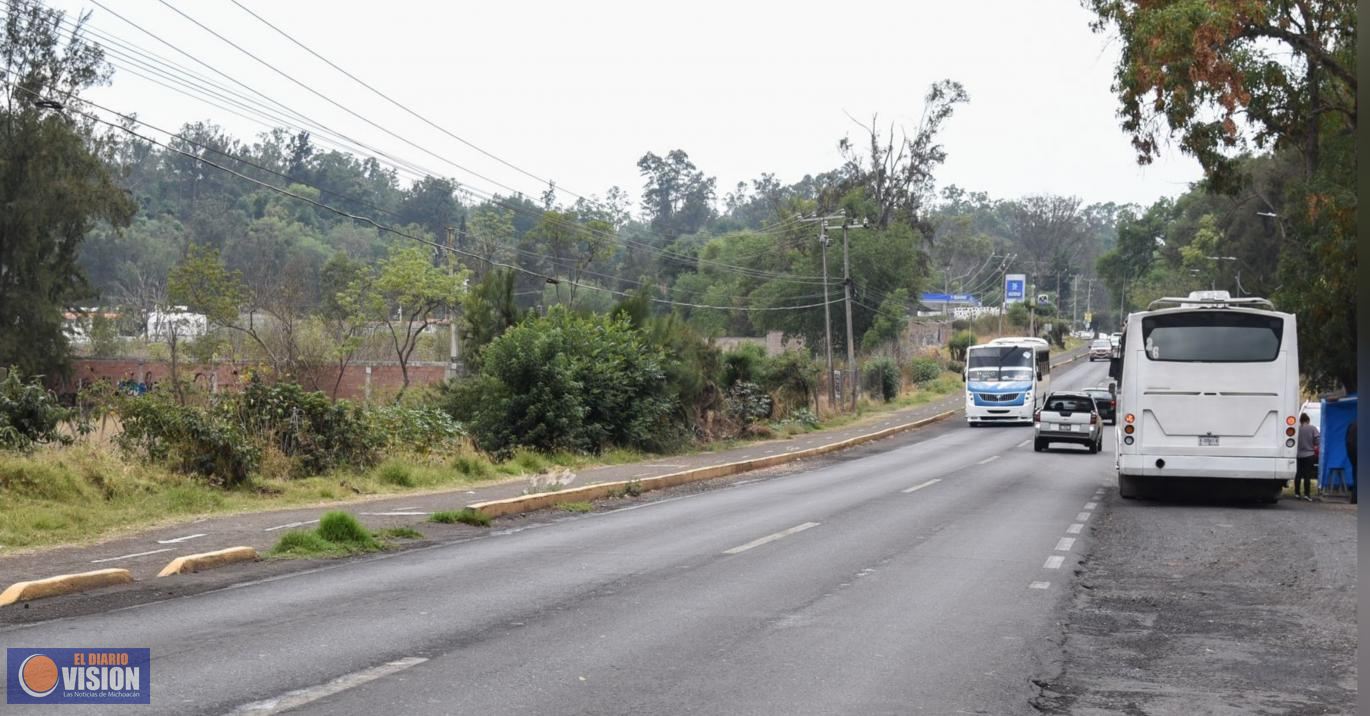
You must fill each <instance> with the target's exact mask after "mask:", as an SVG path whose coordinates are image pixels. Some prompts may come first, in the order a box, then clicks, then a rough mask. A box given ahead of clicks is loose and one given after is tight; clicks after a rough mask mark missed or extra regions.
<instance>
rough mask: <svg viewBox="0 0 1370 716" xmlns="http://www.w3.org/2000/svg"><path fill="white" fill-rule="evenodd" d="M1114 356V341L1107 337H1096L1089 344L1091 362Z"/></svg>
mask: <svg viewBox="0 0 1370 716" xmlns="http://www.w3.org/2000/svg"><path fill="white" fill-rule="evenodd" d="M1112 357H1113V342H1112V341H1110V340H1109V339H1107V338H1095V339H1094V341H1093V342H1091V343H1090V344H1089V362H1091V363H1093V362H1094V361H1096V360H1098V359H1100V358H1102V359H1104V360H1108V359H1109V358H1112Z"/></svg>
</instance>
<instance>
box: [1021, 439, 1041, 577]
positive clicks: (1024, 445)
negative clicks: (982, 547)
mask: <svg viewBox="0 0 1370 716" xmlns="http://www.w3.org/2000/svg"><path fill="white" fill-rule="evenodd" d="M1030 442H1032V438H1028V439H1027V440H1024V441H1023V442H1020V443H1018V447H1027V446H1028V443H1030ZM1033 584H1041V582H1033Z"/></svg>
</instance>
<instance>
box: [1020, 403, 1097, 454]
mask: <svg viewBox="0 0 1370 716" xmlns="http://www.w3.org/2000/svg"><path fill="white" fill-rule="evenodd" d="M1100 422H1101V421H1100V420H1099V411H1098V409H1097V408H1096V406H1095V405H1094V399H1093V398H1091V397H1090V396H1089V394H1088V393H1080V392H1073V391H1072V392H1057V393H1051V394H1050V395H1048V396H1047V399H1046V401H1045V402H1043V403H1042V409H1041V410H1038V411H1037V414H1036V415H1034V416H1033V417H1032V424H1033V429H1034V430H1035V438H1034V439H1033V441H1032V449H1033V450H1036V451H1037V452H1042V451H1044V450H1046V449H1047V447H1048V446H1049V445H1050V444H1051V443H1074V444H1077V445H1084V446H1085V447H1086V448H1089V452H1090V453H1097V452H1099V450H1101V449H1102V448H1103V442H1104V433H1103V429H1102V428H1101V427H1100Z"/></svg>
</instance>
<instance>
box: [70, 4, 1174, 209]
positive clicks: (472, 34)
mask: <svg viewBox="0 0 1370 716" xmlns="http://www.w3.org/2000/svg"><path fill="white" fill-rule="evenodd" d="M167 1H168V2H169V3H171V4H173V5H175V6H176V7H178V8H180V9H181V10H182V11H184V12H186V13H187V14H189V15H191V16H193V17H194V18H195V19H197V20H199V21H200V22H202V23H204V24H205V25H207V26H208V27H210V28H212V29H214V30H215V31H217V32H219V33H221V34H223V35H224V36H225V37H227V38H228V39H230V40H233V41H234V42H236V43H238V44H239V45H241V46H243V47H244V48H245V49H247V50H250V51H251V52H253V53H254V54H256V55H258V56H259V57H261V58H262V59H263V60H266V61H267V62H269V63H271V64H272V65H274V66H276V67H277V68H279V69H280V70H282V71H283V72H285V73H287V74H289V75H290V76H292V77H294V78H295V79H297V80H299V81H300V82H301V83H302V84H303V85H304V86H305V87H308V88H310V89H313V90H315V91H317V92H319V93H320V94H322V95H324V96H325V97H327V98H329V99H331V100H333V101H335V102H337V103H338V104H340V105H343V106H345V107H347V108H348V109H351V110H352V111H354V112H356V113H358V114H360V115H363V116H364V117H366V118H367V119H369V120H371V121H372V122H374V123H375V125H379V127H383V128H384V130H389V131H390V132H393V133H394V134H395V135H398V136H399V137H401V138H403V139H397V138H396V137H394V136H391V135H389V134H387V133H386V131H383V130H382V129H378V128H377V127H376V126H372V125H370V124H368V123H366V122H364V121H362V120H359V119H357V118H355V117H352V116H349V115H348V114H347V113H346V112H345V111H344V110H342V109H340V108H338V107H337V106H334V105H332V104H330V103H329V102H328V101H326V100H324V99H321V98H320V97H318V96H315V95H313V94H312V93H311V92H310V91H309V89H305V88H303V87H301V86H300V85H296V84H293V83H292V82H290V81H289V80H287V79H285V78H283V77H281V76H280V75H278V74H276V73H273V72H272V71H271V70H270V69H267V68H266V67H264V66H263V65H261V64H259V63H257V62H256V61H254V60H253V59H251V58H249V57H248V56H247V55H245V54H242V53H240V52H239V51H237V50H235V49H233V48H232V47H230V46H228V45H227V44H225V43H224V42H222V41H221V40H219V39H216V38H214V37H213V36H212V35H210V34H208V33H207V32H205V31H204V30H202V29H200V28H198V27H196V26H195V25H193V24H192V23H191V22H190V21H188V20H186V19H185V18H183V17H180V16H178V15H177V14H176V13H175V12H174V11H173V10H172V9H170V8H169V7H167V5H165V4H163V3H162V2H160V1H159V0H101V2H103V3H104V4H105V5H107V6H108V7H109V8H110V10H112V11H114V12H116V13H119V14H120V15H123V16H124V17H126V18H128V19H129V20H132V21H134V22H136V23H138V24H140V25H142V26H143V27H144V28H146V29H147V30H149V31H151V32H152V33H153V34H155V35H157V36H158V37H160V38H162V39H164V40H166V41H167V42H170V43H172V44H174V45H176V46H177V47H179V48H180V49H181V50H184V51H185V52H187V53H189V54H191V55H193V56H194V57H195V58H197V59H198V60H201V61H203V62H204V63H206V64H207V65H209V66H211V67H213V68H215V69H216V70H219V71H221V72H223V73H225V74H227V75H229V76H231V77H233V78H234V79H236V80H238V81H241V82H243V83H244V84H246V85H249V86H251V87H253V88H254V89H257V90H259V91H261V92H262V93H264V94H266V95H268V96H270V97H272V98H274V99H276V100H278V101H280V102H281V103H283V104H285V105H287V106H289V107H290V108H291V109H293V110H295V111H298V112H299V113H301V114H303V115H305V116H307V117H309V118H310V119H312V120H313V121H315V122H317V123H318V124H320V125H324V126H326V127H329V128H331V129H333V130H335V131H337V132H339V133H340V134H342V135H345V136H347V137H348V138H350V139H352V140H355V141H357V142H359V143H362V144H366V145H369V146H371V147H374V148H376V149H377V150H379V151H380V152H383V153H384V154H386V155H389V156H390V157H393V158H394V160H396V161H399V162H403V163H405V164H407V165H408V166H409V167H411V168H412V170H414V171H424V172H431V173H435V174H441V175H445V176H451V177H453V178H454V179H456V180H458V181H459V182H461V183H463V184H466V185H469V186H472V187H474V188H476V189H477V190H478V191H481V192H487V193H488V192H491V191H499V192H501V193H505V194H507V193H509V190H510V189H517V190H519V191H522V192H524V193H525V194H529V195H533V196H536V195H538V194H539V193H540V192H541V191H542V189H543V188H544V186H541V185H539V182H538V181H537V180H535V179H532V178H530V177H528V176H526V175H524V174H521V173H519V172H517V171H515V170H513V169H510V168H508V167H506V166H504V165H501V164H499V163H497V162H495V161H494V160H491V159H489V158H487V157H484V156H482V155H481V154H479V153H478V152H476V151H475V150H473V149H471V148H470V147H468V146H466V145H463V144H462V143H460V142H458V141H457V140H454V139H452V138H451V137H448V136H445V135H444V134H443V133H441V132H439V131H438V130H435V129H433V128H432V127H429V126H427V125H425V124H424V123H423V122H421V121H420V120H418V119H415V118H414V117H412V116H409V115H407V114H405V113H404V112H403V110H400V109H398V108H396V107H394V106H393V105H390V104H389V103H387V102H386V101H385V100H382V99H380V98H379V97H377V96H375V95H373V94H371V93H370V92H369V91H368V90H366V89H364V88H362V87H361V86H359V85H357V84H355V83H353V82H352V81H351V80H348V79H347V78H346V77H344V76H342V75H341V74H339V73H338V72H337V71H335V70H333V69H331V68H329V67H328V66H327V65H324V64H323V63H322V62H320V61H319V60H317V59H315V58H313V57H310V56H309V55H308V54H306V53H305V52H304V51H303V50H301V49H299V48H298V47H296V46H294V45H291V44H290V42H289V41H288V40H286V39H284V38H282V37H281V36H279V35H277V34H275V33H274V32H273V31H272V30H270V29H269V28H267V27H266V26H265V25H262V24H261V23H259V22H258V21H257V20H255V19H253V18H252V17H251V16H250V15H248V14H247V13H245V12H244V11H243V10H241V9H239V8H238V7H236V6H235V5H234V4H233V3H232V2H231V1H230V0H196V1H195V2H189V1H188V0H167ZM240 2H242V3H243V5H245V6H247V7H249V8H251V9H252V10H254V11H255V12H257V13H258V14H260V15H262V16H263V17H264V18H266V19H267V20H270V21H271V22H273V23H274V24H276V25H277V26H278V27H280V28H282V29H283V30H286V31H287V32H289V33H290V34H292V35H293V36H294V37H295V38H296V39H298V40H299V41H300V42H302V43H304V44H305V45H307V46H309V47H310V48H312V49H314V50H316V51H317V52H319V53H320V54H322V55H323V56H325V57H327V58H329V59H331V60H333V61H334V62H336V63H337V64H339V65H340V66H342V67H343V68H345V69H347V70H349V71H351V72H352V73H353V74H355V75H357V76H358V77H360V78H361V79H363V80H365V81H367V82H369V83H370V84H372V85H373V86H375V87H376V88H378V89H380V90H382V91H384V92H385V93H387V94H389V95H390V96H391V97H393V98H395V99H397V100H399V101H400V102H402V103H404V104H406V105H408V106H409V107H411V108H412V109H414V110H415V111H416V112H418V113H419V114H421V115H423V116H425V117H427V118H429V119H431V120H433V121H434V122H435V123H437V124H438V125H440V126H441V127H443V128H445V129H446V130H448V131H450V132H451V133H452V134H455V135H457V136H459V137H461V138H462V139H465V140H467V141H469V142H471V143H473V144H475V145H477V146H479V147H481V148H482V149H485V150H486V151H488V152H490V153H491V154H494V155H496V156H498V157H500V158H501V159H504V160H506V161H508V162H510V163H512V164H514V165H517V166H518V167H520V168H522V169H524V170H527V171H528V172H529V173H531V174H533V175H535V176H537V177H542V178H551V179H554V180H555V181H556V182H557V185H558V186H559V187H562V188H564V189H566V190H569V191H571V192H576V193H579V194H585V195H590V194H601V195H602V194H603V192H604V191H605V190H606V189H607V188H608V187H610V186H613V185H618V186H621V187H623V188H624V189H626V190H627V191H628V193H629V194H630V195H631V196H632V197H633V198H634V199H636V198H637V197H638V195H639V194H640V188H641V178H640V177H639V175H638V172H637V160H638V158H639V157H641V156H642V155H643V154H644V153H645V152H648V151H653V152H656V153H658V154H665V153H666V152H668V151H670V150H672V149H677V148H678V149H684V150H685V151H686V152H688V153H689V155H690V158H691V159H692V160H693V161H694V162H695V164H696V165H697V166H698V167H700V168H701V169H702V170H704V171H705V172H706V173H707V174H709V175H711V176H716V177H717V178H718V188H719V196H720V199H721V197H722V195H723V194H724V193H725V192H727V191H729V190H731V188H732V187H733V186H734V185H735V184H736V183H737V182H739V181H749V180H751V179H753V178H755V177H757V176H758V175H760V174H761V173H763V172H772V173H774V174H776V175H777V177H778V178H779V179H780V180H781V181H783V182H786V183H788V182H793V181H796V180H798V179H800V178H802V177H803V175H804V174H806V173H817V172H820V171H824V170H827V169H831V168H833V167H835V166H837V165H838V164H839V162H840V158H839V155H838V152H837V141H838V140H839V139H840V138H841V137H843V136H845V135H851V136H853V137H854V138H855V137H856V136H857V135H858V134H859V133H860V132H862V130H861V129H860V128H859V127H857V126H856V125H855V124H853V122H852V120H851V119H849V118H848V116H847V115H848V114H850V115H852V116H855V117H857V118H861V119H863V120H864V119H868V118H869V117H870V116H871V115H872V114H878V115H879V117H880V120H881V122H882V124H883V125H884V126H886V127H888V123H889V122H891V121H893V122H896V123H897V124H899V125H902V126H905V127H908V128H910V130H911V129H912V127H913V126H914V125H915V124H916V123H917V120H918V117H919V114H920V112H921V111H922V105H923V95H924V94H925V93H926V91H927V89H928V86H929V84H931V83H932V82H934V81H936V80H939V79H944V78H950V79H954V80H957V81H959V82H961V83H962V84H964V85H965V87H966V90H967V92H968V93H969V94H970V98H971V99H970V102H969V103H968V104H966V105H962V106H960V107H959V108H958V109H957V111H956V114H955V116H953V117H952V118H951V119H950V120H949V122H948V123H947V125H946V129H945V132H944V134H943V136H942V141H943V144H944V146H945V147H946V150H947V154H948V159H947V162H946V164H945V165H944V166H943V167H942V169H941V170H940V171H939V172H938V174H937V178H938V184H939V185H940V186H946V185H948V184H956V185H959V186H961V187H963V188H966V189H971V190H983V191H987V192H989V193H990V194H991V195H992V196H994V197H996V198H1014V197H1019V196H1023V195H1026V194H1037V193H1056V194H1070V195H1075V196H1079V197H1081V198H1083V199H1084V200H1085V201H1087V202H1096V201H1117V202H1137V203H1141V204H1149V203H1151V202H1152V201H1154V200H1156V199H1157V198H1159V197H1161V196H1173V195H1176V194H1179V193H1181V192H1183V191H1184V190H1185V189H1186V187H1187V185H1188V184H1189V183H1190V182H1192V181H1195V180H1197V179H1198V178H1199V176H1200V170H1199V167H1198V164H1197V163H1196V162H1195V161H1194V160H1193V159H1191V158H1189V157H1184V156H1181V155H1180V154H1179V152H1178V151H1177V150H1176V151H1173V152H1172V153H1171V154H1170V155H1168V156H1166V157H1163V159H1162V160H1161V161H1158V162H1157V163H1156V164H1153V165H1151V166H1149V167H1139V166H1137V164H1136V161H1135V159H1134V155H1133V152H1132V150H1131V147H1130V145H1129V143H1128V138H1127V137H1126V136H1125V135H1124V134H1123V132H1122V131H1121V130H1120V129H1119V128H1118V120H1117V117H1116V107H1117V100H1116V98H1115V96H1114V95H1113V93H1112V92H1111V91H1110V89H1109V87H1110V83H1111V77H1112V72H1113V66H1114V63H1115V61H1116V59H1117V55H1118V45H1117V43H1116V41H1111V40H1110V38H1109V37H1106V36H1101V35H1097V34H1094V33H1093V32H1091V31H1090V29H1089V20H1090V17H1091V16H1090V14H1089V13H1088V12H1087V11H1085V10H1084V9H1083V8H1082V7H1081V5H1080V3H1079V2H1078V0H1031V1H1029V2H1025V1H1023V0H993V1H985V0H982V1H980V2H928V1H914V2H903V3H894V2H868V1H866V0H859V1H857V2H848V3H836V4H835V3H822V4H818V3H802V2H801V3H796V2H789V3H777V2H765V3H747V2H737V1H733V2H721V1H718V0H695V1H693V2H689V3H670V4H669V5H667V4H664V3H654V2H642V1H641V0H638V1H636V2H557V3H553V2H523V1H520V0H501V1H500V2H481V3H465V2H460V3H458V2H441V3H439V2H431V1H429V2H424V1H421V0H387V1H386V2H380V3H378V2H375V1H374V0H369V1H367V2H360V1H350V0H331V1H329V2H315V1H313V0H310V1H304V0H291V1H290V2H277V3H271V2H266V1H265V0H240ZM51 4H53V5H54V6H56V7H59V8H62V9H66V10H68V11H77V10H80V9H82V8H85V9H90V10H92V11H93V16H92V19H91V26H92V27H93V28H94V29H95V30H97V31H99V32H100V33H103V34H106V35H111V36H113V37H115V38H117V39H118V40H119V41H120V42H122V43H125V44H127V45H132V46H136V47H137V48H139V49H141V50H144V51H151V52H154V53H156V54H158V55H161V56H163V57H165V58H168V59H172V60H174V61H175V62H176V63H178V64H180V65H183V66H186V67H189V68H192V69H194V70H195V71H196V72H197V73H200V74H203V75H206V76H213V77H214V79H215V81H216V82H218V83H220V84H224V85H230V83H229V81H228V80H225V79H224V78H223V77H221V76H214V75H213V73H212V71H211V70H209V69H206V67H205V66H204V65H200V64H196V63H195V61H194V60H191V59H189V58H187V57H186V56H185V55H182V54H178V53H177V51H176V50H173V49H171V48H170V47H168V46H167V45H164V44H161V43H160V42H158V41H157V40H155V39H153V38H151V37H149V36H148V35H145V34H143V33H141V32H140V31H138V30H136V29H134V28H133V27H132V26H130V25H128V24H126V23H124V22H123V21H122V20H120V19H118V18H117V17H114V16H113V15H111V14H110V13H109V12H106V11H105V10H103V9H100V8H99V7H96V6H94V5H93V4H91V2H90V0H60V1H57V0H54V1H53V2H51ZM95 39H98V38H95ZM112 59H115V60H116V65H127V64H129V63H128V62H127V61H125V60H123V59H120V58H117V57H113V58H112ZM145 61H146V60H145ZM133 69H137V70H138V71H140V72H144V73H146V70H145V69H139V68H137V67H134V68H133ZM171 71H173V72H178V73H179V71H176V70H171ZM230 86H232V85H230ZM234 87H235V89H236V90H237V91H240V92H243V91H244V90H243V89H242V88H241V87H237V86H234ZM88 96H89V97H90V98H91V99H93V100H95V101H97V102H99V103H101V104H106V105H108V106H110V107H111V108H113V109H117V110H120V111H123V112H135V113H137V115H138V116H139V118H141V119H143V120H145V121H147V122H150V123H152V124H155V125H158V126H161V127H164V128H166V129H174V128H176V127H179V126H180V125H182V124H184V123H185V122H189V121H195V120H212V121H213V122H215V123H217V124H219V125H221V126H222V127H223V128H224V129H225V130H227V131H228V132H229V133H231V134H233V135H235V136H237V137H239V138H251V137H254V136H255V135H257V134H258V133H260V132H261V131H263V129H264V125H263V123H262V121H261V120H259V119H254V120H249V119H245V118H243V117H238V116H234V115H232V114H230V113H228V112H227V111H225V110H224V109H220V108H218V107H213V106H211V105H208V104H205V103H204V102H202V101H200V100H196V99H191V98H188V97H186V96H184V95H181V94H177V93H176V92H174V91H172V90H169V89H166V88H164V87H160V86H157V85H155V84H152V83H149V82H147V81H145V80H143V79H140V78H138V77H135V76H133V74H131V73H130V72H129V71H126V70H124V69H120V68H119V67H118V66H116V73H115V78H114V82H113V85H112V86H110V87H103V88H99V89H97V90H94V91H92V92H91V93H90V94H89V95H88ZM405 140H407V142H406V141H405ZM319 141H320V143H324V144H326V142H324V141H323V140H322V139H320V140H319ZM408 142H412V143H413V145H417V146H418V147H420V148H421V149H420V148H415V146H413V145H411V144H409V143H408ZM358 151H361V150H358ZM430 152H431V153H430ZM381 159H382V162H384V163H387V164H392V163H393V162H392V161H391V160H388V159H385V158H383V157H382V158H381ZM454 165H459V166H460V167H464V168H465V170H463V169H459V168H458V166H454ZM466 170H470V171H474V172H476V173H478V174H480V175H483V176H484V177H485V178H477V177H476V176H473V175H472V174H471V173H469V172H468V171H466ZM402 175H404V176H412V173H411V171H410V170H406V171H405V172H403V173H402ZM499 185H504V186H503V187H501V186H499ZM573 198H574V197H573V196H570V195H569V194H567V195H563V199H564V200H567V201H569V200H572V199H573Z"/></svg>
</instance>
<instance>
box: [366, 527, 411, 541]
mask: <svg viewBox="0 0 1370 716" xmlns="http://www.w3.org/2000/svg"><path fill="white" fill-rule="evenodd" d="M376 536H377V537H379V538H380V539H423V533H422V532H420V531H418V530H416V529H414V528H413V527H390V528H388V529H383V530H381V531H380V532H377V533H376Z"/></svg>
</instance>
